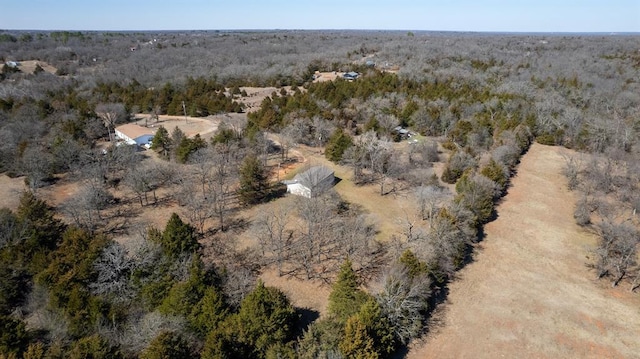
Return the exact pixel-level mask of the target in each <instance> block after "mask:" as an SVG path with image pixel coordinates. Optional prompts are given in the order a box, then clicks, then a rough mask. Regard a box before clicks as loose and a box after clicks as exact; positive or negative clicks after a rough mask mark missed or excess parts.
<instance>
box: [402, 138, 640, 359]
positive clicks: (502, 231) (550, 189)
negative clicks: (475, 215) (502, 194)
mask: <svg viewBox="0 0 640 359" xmlns="http://www.w3.org/2000/svg"><path fill="white" fill-rule="evenodd" d="M565 151H567V150H565V149H562V148H559V147H548V146H543V145H539V144H534V145H533V146H532V147H531V149H530V150H529V152H528V153H527V154H526V155H525V156H524V157H523V160H522V163H521V164H520V166H519V167H518V174H517V176H516V177H515V178H514V179H513V187H512V188H510V189H509V194H508V195H507V196H506V198H505V200H504V202H503V203H502V204H500V205H499V206H498V208H497V211H498V215H499V217H498V219H497V220H496V221H494V222H492V223H489V224H488V225H487V226H486V227H485V232H486V237H485V239H484V241H483V242H482V243H481V245H480V247H479V248H478V250H477V254H476V255H475V261H474V262H473V263H471V264H469V265H468V266H466V267H465V268H464V269H463V270H461V271H460V273H459V278H458V279H456V280H455V281H454V282H453V283H451V285H450V292H449V295H448V298H447V302H446V303H445V304H444V305H442V306H441V308H440V309H439V310H438V313H436V316H435V320H434V321H433V322H434V323H433V324H432V325H433V327H432V329H431V333H430V334H429V335H428V336H427V338H426V339H425V340H424V341H423V342H422V343H417V344H416V345H414V347H413V348H412V349H411V351H410V353H409V355H408V358H415V359H418V358H500V357H502V358H637V357H639V355H640V340H638V333H640V310H639V308H640V298H639V297H638V295H637V294H632V293H629V291H628V288H627V287H626V286H625V287H623V288H609V286H608V283H609V282H608V281H602V282H601V281H597V280H595V274H594V272H593V271H591V270H590V269H589V268H588V267H587V266H586V263H587V261H588V259H587V258H586V257H587V256H588V247H589V246H591V245H593V243H594V242H595V238H594V237H593V236H592V235H590V234H589V233H586V232H585V231H583V230H582V229H581V228H580V227H578V226H577V225H575V224H574V219H573V208H574V203H575V200H576V198H575V197H574V194H573V193H571V192H569V191H568V190H567V183H566V179H565V178H564V177H563V176H562V175H561V170H562V166H563V163H564V162H563V159H562V155H561V154H562V153H563V152H565Z"/></svg>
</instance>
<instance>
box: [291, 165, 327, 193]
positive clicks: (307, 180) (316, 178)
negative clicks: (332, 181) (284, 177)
mask: <svg viewBox="0 0 640 359" xmlns="http://www.w3.org/2000/svg"><path fill="white" fill-rule="evenodd" d="M329 176H333V171H332V170H331V169H330V168H328V167H324V166H314V167H311V168H309V169H308V170H306V171H304V172H302V173H298V174H297V175H296V176H295V177H293V180H291V181H285V182H284V183H285V184H293V183H300V184H302V185H303V186H305V187H307V188H313V187H315V186H316V185H318V184H319V183H320V182H322V181H323V180H325V179H326V178H327V177H329Z"/></svg>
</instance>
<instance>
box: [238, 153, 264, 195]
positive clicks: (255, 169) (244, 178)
mask: <svg viewBox="0 0 640 359" xmlns="http://www.w3.org/2000/svg"><path fill="white" fill-rule="evenodd" d="M267 189H268V182H267V174H266V173H265V169H264V167H263V166H262V163H260V160H258V157H256V156H255V155H249V156H247V157H246V158H245V159H244V161H243V162H242V166H241V168H240V189H239V195H240V199H241V200H242V202H243V203H244V204H256V203H260V202H261V201H262V200H263V199H264V198H265V197H266V195H267Z"/></svg>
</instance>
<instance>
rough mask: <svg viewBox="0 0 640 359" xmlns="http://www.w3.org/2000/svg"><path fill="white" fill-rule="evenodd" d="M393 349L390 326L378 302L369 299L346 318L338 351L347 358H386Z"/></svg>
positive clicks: (393, 342)
mask: <svg viewBox="0 0 640 359" xmlns="http://www.w3.org/2000/svg"><path fill="white" fill-rule="evenodd" d="M394 350H395V341H394V338H393V331H392V329H391V326H390V325H389V322H388V320H387V319H386V318H385V317H384V316H383V315H382V311H381V309H380V306H379V305H378V303H377V302H376V301H375V300H374V299H369V300H368V301H367V302H366V303H365V304H363V305H362V307H361V308H360V311H359V312H358V313H357V314H356V315H353V316H351V317H350V318H349V319H348V320H347V323H346V325H345V331H344V337H343V338H342V341H341V342H340V351H342V354H344V356H345V357H347V358H386V357H387V356H388V355H389V354H391V353H393V351H394Z"/></svg>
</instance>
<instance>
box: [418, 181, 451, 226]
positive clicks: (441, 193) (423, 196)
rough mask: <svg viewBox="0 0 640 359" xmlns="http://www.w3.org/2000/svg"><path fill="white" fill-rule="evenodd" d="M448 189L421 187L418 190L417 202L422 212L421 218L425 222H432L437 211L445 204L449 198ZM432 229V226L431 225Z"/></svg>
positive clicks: (432, 186) (431, 186)
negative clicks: (426, 220)
mask: <svg viewBox="0 0 640 359" xmlns="http://www.w3.org/2000/svg"><path fill="white" fill-rule="evenodd" d="M448 195H449V194H448V191H447V189H446V188H443V187H440V186H435V185H429V186H420V187H418V188H417V189H416V201H417V202H418V208H419V210H420V217H421V218H422V219H423V220H425V219H428V220H431V219H432V218H433V216H434V215H435V214H436V211H437V210H438V209H439V208H440V206H442V204H444V201H445V200H446V198H447V196H448ZM429 227H431V225H429Z"/></svg>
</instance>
